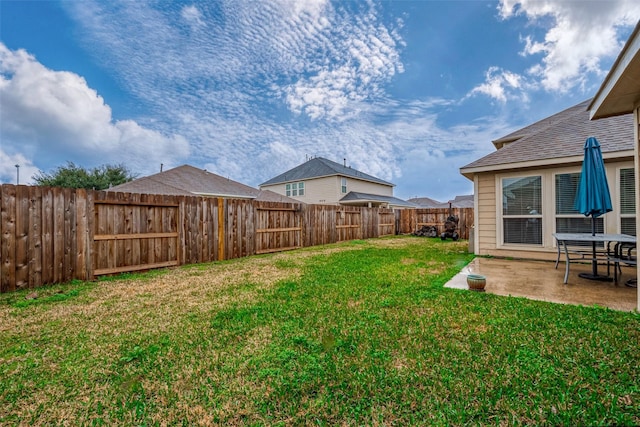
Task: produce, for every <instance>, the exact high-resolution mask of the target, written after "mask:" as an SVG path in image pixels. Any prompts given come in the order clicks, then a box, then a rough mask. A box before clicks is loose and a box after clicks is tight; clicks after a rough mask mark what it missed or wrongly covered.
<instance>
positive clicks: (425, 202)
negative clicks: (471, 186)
mask: <svg viewBox="0 0 640 427" xmlns="http://www.w3.org/2000/svg"><path fill="white" fill-rule="evenodd" d="M473 199H474V196H473V194H469V195H463V196H456V197H455V198H454V199H453V200H450V201H448V202H439V201H437V200H435V199H431V198H429V197H415V198H413V199H409V200H408V202H410V203H413V204H415V205H417V206H419V207H421V208H448V207H449V203H451V207H452V208H472V207H473Z"/></svg>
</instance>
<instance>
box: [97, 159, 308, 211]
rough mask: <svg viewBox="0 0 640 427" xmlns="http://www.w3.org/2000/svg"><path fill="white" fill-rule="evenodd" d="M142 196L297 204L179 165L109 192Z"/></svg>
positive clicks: (268, 192)
mask: <svg viewBox="0 0 640 427" xmlns="http://www.w3.org/2000/svg"><path fill="white" fill-rule="evenodd" d="M108 191H123V192H130V193H142V194H166V195H172V196H194V195H195V196H206V197H224V198H234V199H235V198H238V199H256V200H260V201H269V202H286V203H300V202H299V201H297V200H294V199H291V198H289V197H286V196H282V195H280V194H276V193H274V192H273V191H268V190H266V191H261V190H258V189H256V188H253V187H249V186H248V185H245V184H242V183H240V182H237V181H233V180H232V179H229V178H224V177H222V176H220V175H216V174H215V173H212V172H208V171H206V170H203V169H198V168H195V167H193V166H190V165H182V166H178V167H177V168H173V169H169V170H166V171H164V172H160V173H156V174H154V175H149V176H146V177H143V178H139V179H136V180H133V181H130V182H126V183H124V184H120V185H118V186H115V187H112V188H110V189H109V190H108Z"/></svg>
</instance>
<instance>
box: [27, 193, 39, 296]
mask: <svg viewBox="0 0 640 427" xmlns="http://www.w3.org/2000/svg"><path fill="white" fill-rule="evenodd" d="M28 281H29V287H32V288H37V287H39V286H42V187H29V278H28Z"/></svg>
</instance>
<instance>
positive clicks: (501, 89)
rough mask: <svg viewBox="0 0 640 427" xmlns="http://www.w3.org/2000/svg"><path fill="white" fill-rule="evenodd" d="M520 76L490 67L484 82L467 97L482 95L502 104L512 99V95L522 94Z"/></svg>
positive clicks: (521, 79)
mask: <svg viewBox="0 0 640 427" xmlns="http://www.w3.org/2000/svg"><path fill="white" fill-rule="evenodd" d="M523 85H524V83H523V78H522V76H520V75H518V74H515V73H512V72H510V71H507V70H502V69H500V68H498V67H491V68H489V70H488V71H487V72H486V74H485V82H484V83H482V84H480V85H478V86H476V87H475V88H473V89H472V90H471V92H470V93H469V95H467V97H469V96H473V95H476V94H483V95H486V96H488V97H490V98H493V99H495V100H497V101H500V102H502V103H505V102H507V98H512V97H513V95H512V94H514V93H519V94H522V92H521V89H522V88H523Z"/></svg>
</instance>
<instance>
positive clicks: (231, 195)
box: [191, 191, 256, 199]
mask: <svg viewBox="0 0 640 427" xmlns="http://www.w3.org/2000/svg"><path fill="white" fill-rule="evenodd" d="M191 193H192V194H194V195H196V196H203V197H223V198H225V199H255V198H256V196H249V195H246V194H243V195H240V194H223V193H203V192H199V191H191Z"/></svg>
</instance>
